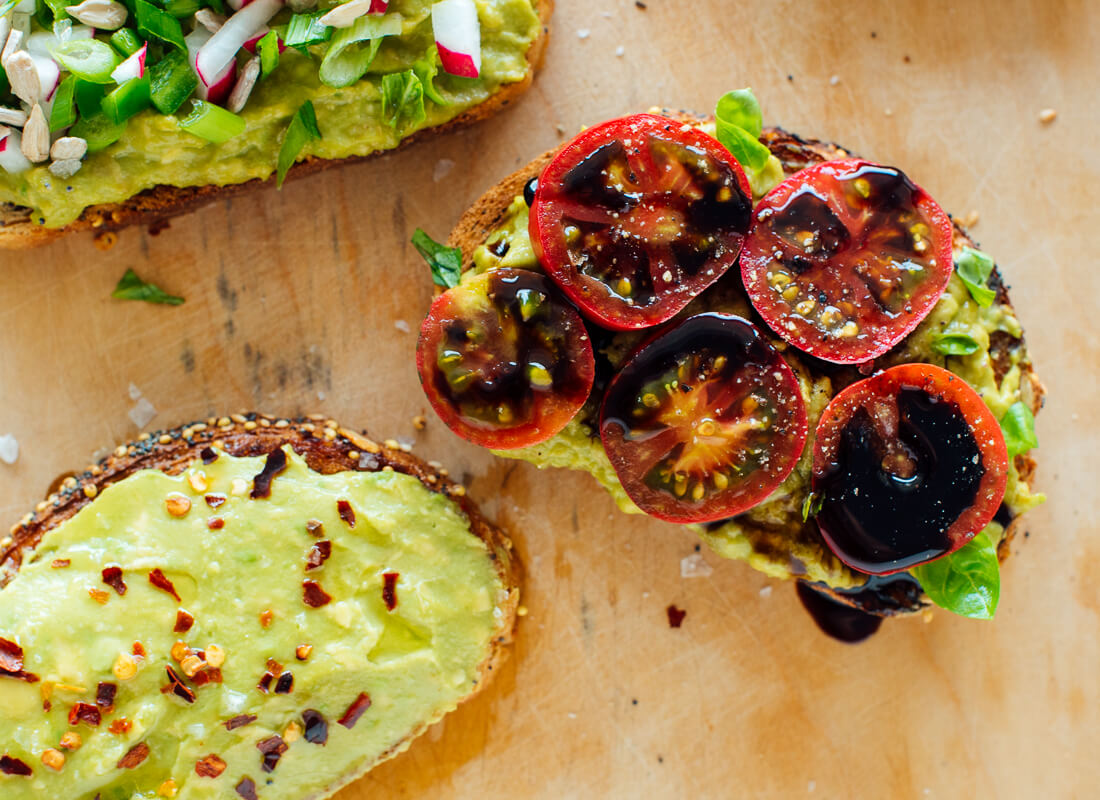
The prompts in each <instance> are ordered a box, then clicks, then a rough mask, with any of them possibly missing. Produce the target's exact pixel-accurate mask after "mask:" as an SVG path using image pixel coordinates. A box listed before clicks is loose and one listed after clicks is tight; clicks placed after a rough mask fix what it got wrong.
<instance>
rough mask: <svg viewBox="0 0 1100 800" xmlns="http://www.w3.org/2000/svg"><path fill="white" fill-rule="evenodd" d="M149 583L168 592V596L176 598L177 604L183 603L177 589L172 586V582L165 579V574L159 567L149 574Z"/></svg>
mask: <svg viewBox="0 0 1100 800" xmlns="http://www.w3.org/2000/svg"><path fill="white" fill-rule="evenodd" d="M149 583H151V584H153V585H154V586H156V587H157V588H158V589H161V590H162V591H165V592H168V594H170V595H172V597H174V598H176V602H177V603H179V602H181V601H180V596H179V593H178V592H176V587H175V586H173V585H172V581H170V580H168V578H166V577H165V575H164V573H163V572H161V571H160V568H159V567H158V568H157V569H155V570H153V571H152V572H150V573H149Z"/></svg>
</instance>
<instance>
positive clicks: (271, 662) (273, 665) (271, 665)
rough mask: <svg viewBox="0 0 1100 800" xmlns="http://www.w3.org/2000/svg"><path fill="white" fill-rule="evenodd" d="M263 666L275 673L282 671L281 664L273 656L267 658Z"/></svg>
mask: <svg viewBox="0 0 1100 800" xmlns="http://www.w3.org/2000/svg"><path fill="white" fill-rule="evenodd" d="M264 666H266V667H267V669H268V671H270V672H274V673H275V674H276V675H278V674H279V673H280V672H282V671H283V665H282V664H280V663H279V662H278V661H276V660H275V659H273V658H269V659H268V660H267V662H266V663H265V664H264Z"/></svg>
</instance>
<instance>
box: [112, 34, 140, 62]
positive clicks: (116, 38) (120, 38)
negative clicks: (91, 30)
mask: <svg viewBox="0 0 1100 800" xmlns="http://www.w3.org/2000/svg"><path fill="white" fill-rule="evenodd" d="M111 44H113V45H114V46H115V50H118V52H120V53H122V55H124V56H132V55H133V54H134V53H136V52H137V51H138V50H140V49H141V45H142V41H141V39H140V38H138V35H137V34H136V33H135V32H134V31H133V30H132V29H130V28H119V29H118V30H117V31H115V32H114V33H112V34H111Z"/></svg>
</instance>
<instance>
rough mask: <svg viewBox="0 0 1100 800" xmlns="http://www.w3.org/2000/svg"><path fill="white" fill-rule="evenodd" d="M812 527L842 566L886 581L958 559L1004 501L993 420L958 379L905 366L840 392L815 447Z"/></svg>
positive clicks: (1003, 460) (1000, 446)
mask: <svg viewBox="0 0 1100 800" xmlns="http://www.w3.org/2000/svg"><path fill="white" fill-rule="evenodd" d="M813 470H814V471H813V491H814V493H815V494H816V495H817V497H818V498H819V502H820V504H821V508H820V511H819V512H818V514H817V525H818V528H819V529H820V531H821V534H822V536H823V537H824V538H825V541H826V542H827V543H828V545H829V547H830V548H831V549H832V551H833V552H834V553H835V554H836V555H837V557H838V558H840V560H841V561H843V562H844V563H846V564H848V565H849V566H851V567H852V568H854V569H857V570H859V571H860V572H866V573H870V574H872V575H888V574H890V573H893V572H900V571H901V570H905V569H909V568H910V567H913V566H915V565H917V564H922V563H925V562H927V561H932V560H934V559H936V558H939V557H941V556H944V555H947V554H948V553H951V552H954V551H955V550H957V549H958V548H960V547H962V546H963V545H964V544H966V543H967V542H968V541H970V540H971V539H972V538H973V537H974V536H975V535H976V534H977V533H978V532H979V531H981V530H982V528H984V527H985V526H986V525H988V524H989V522H990V520H992V519H993V516H994V515H995V514H996V513H997V509H998V508H999V507H1000V504H1001V501H1002V500H1003V499H1004V493H1005V486H1006V483H1007V478H1008V453H1007V450H1006V449H1005V442H1004V436H1003V434H1002V433H1001V428H1000V425H998V423H997V420H996V418H995V417H994V416H993V413H992V412H991V411H990V410H989V408H988V407H986V405H985V403H984V402H983V401H982V399H981V397H979V396H978V394H977V392H975V391H974V390H973V389H971V388H970V386H968V385H967V384H966V382H965V381H964V380H963V379H962V378H960V377H958V376H957V375H955V374H953V373H951V372H948V371H947V370H945V369H942V368H940V367H935V366H932V365H930V364H903V365H901V366H898V367H893V368H891V369H888V370H885V371H883V372H880V373H878V374H876V375H873V376H871V377H870V378H867V379H865V380H862V381H859V382H858V383H855V384H852V385H851V386H849V387H848V388H847V389H845V390H844V391H842V392H841V393H840V394H838V395H837V396H836V397H834V398H833V400H832V402H830V403H829V406H828V407H827V408H826V409H825V413H824V414H823V415H822V417H821V420H820V422H819V423H818V427H817V434H816V438H815V442H814V467H813Z"/></svg>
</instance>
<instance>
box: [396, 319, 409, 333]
mask: <svg viewBox="0 0 1100 800" xmlns="http://www.w3.org/2000/svg"><path fill="white" fill-rule="evenodd" d="M393 327H395V328H397V330H399V331H401V332H402V333H408V332H409V331H410V330H411V329H410V328H409V323H407V322H405V320H403V319H397V320H394V322H393Z"/></svg>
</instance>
